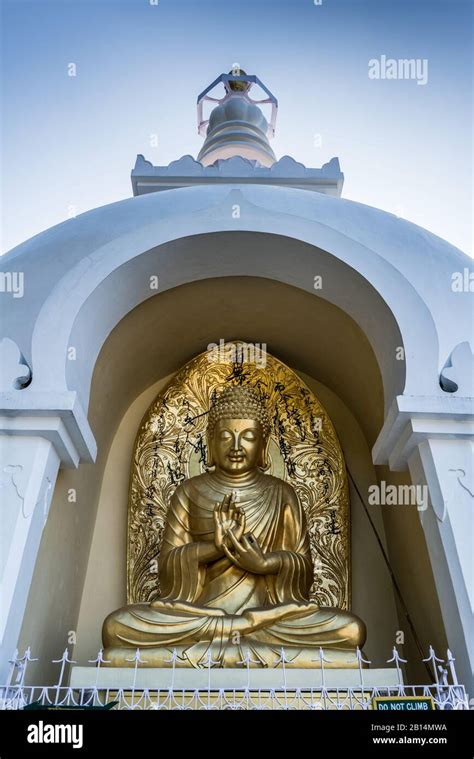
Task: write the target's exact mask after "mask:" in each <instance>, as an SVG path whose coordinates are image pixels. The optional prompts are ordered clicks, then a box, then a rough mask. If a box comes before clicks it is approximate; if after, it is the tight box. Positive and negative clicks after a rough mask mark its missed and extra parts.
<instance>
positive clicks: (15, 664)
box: [7, 646, 38, 688]
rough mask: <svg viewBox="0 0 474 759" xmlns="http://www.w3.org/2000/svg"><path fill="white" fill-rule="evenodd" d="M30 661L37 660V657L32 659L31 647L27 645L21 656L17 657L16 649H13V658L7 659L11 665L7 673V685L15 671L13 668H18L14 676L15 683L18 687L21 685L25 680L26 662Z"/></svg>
mask: <svg viewBox="0 0 474 759" xmlns="http://www.w3.org/2000/svg"><path fill="white" fill-rule="evenodd" d="M32 661H38V659H33V658H32V656H31V648H30V647H29V646H28V648H27V649H26V651H25V653H24V654H23V656H20V657H18V649H15V653H14V654H13V658H12V659H10V660H9V663H10V664H11V665H12V666H11V669H10V672H9V675H8V681H7V684H8V686H10V685H11V680H12V678H13V675H14V673H15V669H18V673H17V676H16V682H15V684H16V685H18V686H19V687H20V688H22V687H23V684H24V682H25V675H26V669H27V667H28V664H29V663H30V662H32Z"/></svg>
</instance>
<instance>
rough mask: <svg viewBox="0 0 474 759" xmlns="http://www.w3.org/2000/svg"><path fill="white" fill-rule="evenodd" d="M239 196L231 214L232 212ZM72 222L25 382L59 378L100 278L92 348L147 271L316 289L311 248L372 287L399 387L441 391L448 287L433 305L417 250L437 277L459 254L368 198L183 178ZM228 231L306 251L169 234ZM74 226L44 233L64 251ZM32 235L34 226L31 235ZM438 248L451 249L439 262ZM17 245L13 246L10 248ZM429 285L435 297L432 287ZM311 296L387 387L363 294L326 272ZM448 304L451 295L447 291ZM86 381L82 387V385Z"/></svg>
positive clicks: (49, 383) (47, 385)
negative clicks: (335, 310) (392, 345)
mask: <svg viewBox="0 0 474 759" xmlns="http://www.w3.org/2000/svg"><path fill="white" fill-rule="evenodd" d="M237 206H238V207H239V213H240V217H239V218H238V219H236V218H234V216H233V213H232V209H233V208H234V210H235V208H236V207H237ZM123 218H131V220H132V221H131V223H129V224H128V228H127V229H124V224H123ZM81 225H82V230H84V231H82V235H83V239H84V244H83V248H82V250H81V251H80V253H81V254H82V255H80V256H79V257H76V260H75V261H74V262H73V265H71V266H70V268H67V267H66V271H65V273H64V275H63V276H62V278H61V279H60V280H59V281H58V282H56V284H55V285H54V287H53V288H52V289H51V290H50V292H49V293H48V294H47V297H46V299H45V300H44V302H43V304H42V306H41V309H40V311H39V314H38V317H37V319H36V322H35V326H34V332H33V335H32V363H33V372H34V380H33V383H32V385H31V389H32V390H33V389H34V390H43V389H48V390H61V391H63V390H66V389H67V378H66V350H67V347H68V345H69V341H70V337H71V333H72V331H73V327H74V323H75V321H76V319H77V318H78V316H79V314H80V313H81V310H82V309H83V308H84V307H86V308H87V306H86V303H87V301H88V299H91V298H93V296H94V293H98V292H99V288H102V290H101V292H102V297H103V305H104V307H103V309H102V313H101V316H102V317H103V319H104V321H103V325H102V326H103V330H104V331H105V334H101V333H100V330H99V325H98V323H97V321H96V322H95V323H94V324H91V325H90V330H89V335H88V339H89V342H88V345H87V352H88V353H89V355H93V356H94V357H95V356H96V355H97V353H98V351H99V349H100V346H101V345H102V343H103V341H104V340H105V337H106V336H107V334H108V332H110V330H111V329H112V328H113V327H114V326H115V324H117V323H118V321H119V320H120V319H121V318H122V317H123V316H124V315H125V314H126V313H127V312H128V311H129V310H131V309H132V308H134V307H135V306H136V305H138V303H140V302H142V301H143V300H145V299H146V298H147V297H150V296H151V295H154V294H155V292H154V291H151V290H149V289H148V290H147V289H146V288H145V287H144V282H145V280H146V281H148V276H149V275H150V274H158V275H159V276H160V277H161V280H162V281H163V287H162V288H160V289H161V290H163V289H167V288H169V287H175V286H177V285H179V284H183V283H186V282H189V281H192V280H196V279H203V278H209V277H219V276H237V275H251V276H262V277H267V278H271V279H277V280H279V281H282V282H287V283H289V284H292V285H295V286H297V287H301V288H302V289H305V290H307V291H309V292H314V290H313V277H314V275H316V274H318V269H317V267H318V266H319V265H320V264H321V262H322V257H321V255H320V251H326V252H327V253H328V254H329V255H330V256H331V257H332V259H333V260H334V261H338V262H341V263H342V264H345V267H346V269H347V271H349V268H348V267H350V270H352V271H353V272H358V273H359V274H360V275H361V277H362V278H363V279H364V280H365V281H366V282H367V283H368V284H369V285H370V286H371V287H372V288H373V289H374V290H375V291H376V292H378V293H379V294H380V296H381V297H382V298H383V300H384V301H385V303H386V304H387V306H388V308H389V309H390V311H391V313H392V314H393V316H394V319H395V322H396V324H397V325H398V328H399V330H400V333H401V336H402V340H403V344H404V347H405V353H406V386H405V393H407V394H415V393H416V394H418V395H435V394H438V393H441V392H442V391H441V389H440V388H439V384H438V370H439V366H440V362H441V363H443V362H444V361H445V352H442V354H441V356H439V355H438V341H439V339H440V338H443V335H442V334H440V325H442V321H444V320H443V319H441V314H440V312H441V311H444V313H445V312H446V300H447V299H448V300H449V297H450V294H449V292H444V294H443V295H444V297H443V301H444V302H443V303H442V308H441V309H437V308H436V297H435V298H434V299H432V300H431V302H429V298H428V296H429V294H430V288H425V287H424V283H425V281H426V271H425V267H424V262H423V260H421V259H422V257H423V255H426V250H427V249H428V250H432V255H433V254H434V255H437V257H438V261H439V266H438V277H439V276H440V271H439V270H440V268H444V270H445V272H444V273H443V276H445V278H446V281H447V278H448V275H449V272H451V271H452V269H453V258H454V259H457V263H458V266H462V263H463V261H464V257H463V256H462V254H461V253H460V252H459V251H457V250H456V249H454V248H452V247H451V246H449V245H447V244H446V243H444V242H443V241H441V240H439V239H438V238H436V237H434V236H433V235H428V234H427V233H426V232H424V231H423V230H420V229H419V228H417V227H415V226H414V225H411V224H408V223H407V222H401V221H400V220H398V219H397V218H396V217H392V216H391V215H389V214H385V213H383V212H380V211H377V210H376V209H371V208H368V207H365V206H361V205H360V204H356V203H352V202H350V201H342V200H340V199H334V198H330V197H327V196H323V195H319V194H318V193H308V192H305V191H301V190H295V189H286V188H285V189H282V188H273V187H262V186H260V187H248V186H242V185H240V186H233V187H229V186H228V185H227V186H221V187H212V188H208V187H199V188H184V189H180V190H179V191H175V190H172V191H168V192H160V193H154V194H150V195H145V196H141V197H139V198H133V199H130V200H127V201H122V202H120V203H116V204H113V205H112V206H106V207H104V208H103V209H98V210H96V211H93V212H90V213H89V214H84V215H83V216H82V217H81ZM104 225H107V229H109V230H110V229H111V228H112V229H113V228H114V226H115V225H116V226H117V232H116V233H114V234H112V236H111V235H110V233H109V239H108V241H106V242H104V241H103V239H101V236H102V238H103V231H102V230H103V227H104ZM236 231H245V232H255V233H265V234H271V235H279V236H283V237H285V238H288V240H295V241H300V242H303V243H306V244H308V245H310V246H313V249H314V256H313V258H308V255H307V252H305V254H303V253H302V252H301V249H300V250H299V251H298V253H295V251H294V250H293V249H292V250H291V254H290V255H288V256H287V258H286V260H282V257H281V256H280V257H279V258H275V257H273V256H272V257H267V258H258V259H256V258H255V256H254V255H253V254H252V256H249V255H248V254H247V252H246V250H245V249H242V250H240V251H239V255H238V256H237V257H236V256H235V255H230V256H229V255H226V253H225V251H223V252H222V253H221V254H220V255H216V251H212V252H211V253H210V255H202V251H199V254H200V255H199V256H197V255H196V250H194V253H193V246H189V245H188V246H186V245H184V243H183V244H181V245H179V244H178V241H185V240H189V238H192V237H196V236H198V235H205V234H210V233H222V232H236ZM401 231H402V232H403V234H401ZM58 232H62V234H58ZM75 232H76V230H75V229H73V227H72V226H69V223H65V224H63V225H60V227H57V228H54V229H53V230H50V232H49V233H51V234H52V233H55V235H54V236H55V239H54V241H53V244H54V246H55V247H56V249H57V250H58V251H62V252H63V253H65V252H67V248H68V245H69V242H70V240H73V241H74V244H75V245H76V246H77V236H76V235H75V234H74V233H75ZM45 235H48V233H45ZM42 237H43V238H44V235H40V236H39V238H42ZM39 238H38V239H39ZM31 242H33V241H30V243H31ZM42 242H44V240H42ZM171 242H174V243H175V247H174V252H173V255H172V256H170V255H168V256H166V255H162V254H163V252H166V248H165V247H164V246H165V245H166V244H169V243H171ZM377 244H378V247H377ZM160 246H161V247H160ZM440 249H442V250H440ZM446 249H447V251H448V252H449V253H450V256H449V260H448V261H446V259H447V255H446ZM15 253H16V254H18V253H20V251H19V250H18V249H17V251H15ZM441 253H442V254H443V257H441ZM128 264H130V265H128ZM340 271H342V269H340ZM118 272H121V276H120V278H118V277H114V274H116V273H118ZM51 278H52V279H53V272H51ZM108 283H109V285H108ZM108 287H109V289H108ZM433 289H434V290H435V296H436V295H437V294H439V293H436V288H431V290H433ZM447 289H448V288H447V287H446V290H447ZM318 295H319V296H320V297H323V298H326V299H328V300H330V301H331V302H333V303H335V304H336V305H338V306H340V307H341V308H343V310H345V311H346V312H348V313H349V314H350V315H351V316H352V317H353V318H354V319H355V321H356V322H358V323H359V324H360V326H361V327H362V329H363V330H364V332H365V333H366V334H367V336H368V338H369V340H370V341H371V343H372V345H373V348H374V350H375V353H376V355H377V358H378V360H379V364H380V366H381V369H382V374H383V375H384V383H385V384H386V385H387V386H389V385H390V378H389V375H390V371H393V365H392V369H391V368H390V367H388V366H385V367H384V363H385V364H386V362H387V357H386V356H384V355H383V354H384V349H383V334H382V333H381V331H380V325H377V324H374V323H373V322H374V319H373V318H372V315H371V313H370V309H367V303H366V302H365V303H360V302H359V301H358V293H357V292H354V291H353V292H350V289H349V290H348V289H347V287H346V286H344V287H340V288H338V286H337V283H334V282H332V283H331V282H329V284H328V286H327V287H324V286H323V289H322V290H321V291H318ZM106 304H107V307H105V306H106ZM454 306H456V307H457V306H459V303H455V302H454V300H453V307H454ZM437 311H438V312H439V318H438V313H437ZM458 323H461V320H458ZM453 329H454V330H456V325H455V324H453V323H451V326H450V332H451V333H452V331H453ZM454 339H456V338H453V336H452V335H451V336H450V339H449V340H447V341H446V340H445V341H444V342H446V348H445V350H450V349H451V347H452V344H453V341H454ZM448 345H449V348H448ZM384 370H385V371H384ZM89 382H90V377H89ZM84 390H85V391H84V395H85V396H87V389H84Z"/></svg>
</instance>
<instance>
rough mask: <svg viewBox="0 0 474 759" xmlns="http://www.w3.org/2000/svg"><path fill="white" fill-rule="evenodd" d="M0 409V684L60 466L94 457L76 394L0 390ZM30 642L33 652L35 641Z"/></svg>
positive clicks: (14, 644)
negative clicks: (0, 410)
mask: <svg viewBox="0 0 474 759" xmlns="http://www.w3.org/2000/svg"><path fill="white" fill-rule="evenodd" d="M19 406H20V407H19ZM0 407H1V408H2V415H0V524H1V526H2V528H1V531H0V685H1V684H2V683H4V682H5V681H6V677H7V674H8V671H9V664H8V660H9V659H11V657H12V655H13V653H14V651H15V649H16V647H17V641H18V637H19V634H20V630H21V625H22V622H23V616H24V613H25V608H26V604H27V600H28V593H29V590H30V585H31V580H32V577H33V571H34V567H35V563H36V558H37V555H38V549H39V546H40V542H41V536H42V533H43V528H44V526H45V524H46V520H47V516H48V512H49V507H50V504H51V499H52V496H53V492H54V487H55V484H56V479H57V475H58V471H59V467H60V466H66V467H71V466H78V464H79V462H80V461H81V460H86V461H92V460H94V458H95V453H96V448H95V441H94V438H93V436H92V433H91V431H90V428H89V426H88V424H87V420H86V419H85V416H84V414H83V413H82V409H81V408H80V406H79V404H78V402H77V398H76V394H75V393H65V394H63V395H61V394H55V395H54V397H53V396H52V395H51V396H49V394H43V393H41V394H34V393H28V392H27V391H26V390H25V391H16V392H14V393H8V394H0ZM46 602H47V599H45V603H46ZM30 645H31V647H32V650H33V652H34V645H35V641H30Z"/></svg>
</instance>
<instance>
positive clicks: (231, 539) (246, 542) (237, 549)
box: [223, 530, 280, 575]
mask: <svg viewBox="0 0 474 759" xmlns="http://www.w3.org/2000/svg"><path fill="white" fill-rule="evenodd" d="M227 538H228V542H227V541H226V542H225V543H223V549H224V552H225V554H226V556H227V558H228V559H230V560H231V561H232V563H233V564H235V565H236V566H237V567H239V568H240V569H244V570H245V571H246V572H252V573H253V574H259V575H270V574H276V573H277V572H278V571H279V569H280V558H279V556H278V555H277V554H273V553H267V554H265V553H263V551H262V549H261V547H260V544H259V542H258V540H257V539H256V538H255V536H254V535H252V533H251V532H249V533H248V534H247V535H243V537H242V538H240V539H238V538H237V537H236V535H235V532H234V531H233V530H229V531H228V532H227ZM229 544H230V548H229V547H228V545H229Z"/></svg>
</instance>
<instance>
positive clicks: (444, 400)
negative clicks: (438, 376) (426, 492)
mask: <svg viewBox="0 0 474 759" xmlns="http://www.w3.org/2000/svg"><path fill="white" fill-rule="evenodd" d="M439 438H444V439H451V440H456V439H458V440H469V439H474V403H473V399H472V398H465V397H464V398H463V397H459V396H453V395H452V394H450V395H446V396H439V397H438V396H407V395H399V396H397V397H396V398H395V400H394V402H393V404H392V406H391V408H390V410H389V412H388V414H387V417H386V420H385V423H384V425H383V427H382V430H381V432H380V434H379V436H378V438H377V440H376V442H375V445H374V447H373V449H372V460H373V462H374V464H375V465H378V464H388V465H389V467H390V469H391V470H392V471H395V472H401V471H406V470H407V469H408V461H409V459H410V457H411V455H412V453H413V452H414V450H415V449H416V448H417V447H418V446H419V444H420V443H421V442H422V441H423V440H428V439H439Z"/></svg>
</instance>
